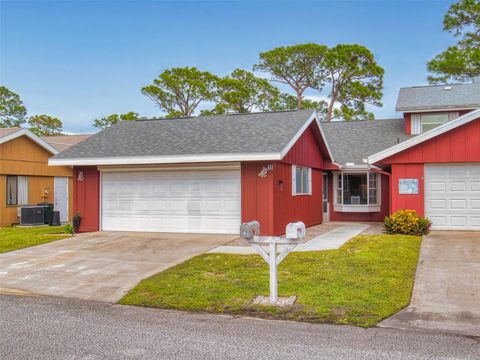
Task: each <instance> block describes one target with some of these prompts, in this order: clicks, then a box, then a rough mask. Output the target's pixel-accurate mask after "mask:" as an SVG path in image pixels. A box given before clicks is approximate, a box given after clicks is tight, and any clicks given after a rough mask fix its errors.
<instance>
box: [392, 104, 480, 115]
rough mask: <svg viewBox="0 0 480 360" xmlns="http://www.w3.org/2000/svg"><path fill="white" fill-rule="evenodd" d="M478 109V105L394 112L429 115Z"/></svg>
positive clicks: (409, 109)
mask: <svg viewBox="0 0 480 360" xmlns="http://www.w3.org/2000/svg"><path fill="white" fill-rule="evenodd" d="M478 108H480V104H479V105H472V106H470V107H450V108H449V107H446V108H445V107H443V108H442V107H439V108H429V109H426V108H418V109H416V108H400V109H398V108H397V109H395V111H398V112H403V113H406V114H410V113H431V112H440V111H445V112H452V111H462V110H472V109H478Z"/></svg>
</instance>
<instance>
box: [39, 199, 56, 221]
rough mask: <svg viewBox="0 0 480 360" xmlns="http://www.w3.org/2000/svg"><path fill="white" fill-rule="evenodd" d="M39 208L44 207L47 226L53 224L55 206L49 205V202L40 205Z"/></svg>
mask: <svg viewBox="0 0 480 360" xmlns="http://www.w3.org/2000/svg"><path fill="white" fill-rule="evenodd" d="M38 206H43V207H44V211H43V214H44V217H45V224H49V225H51V224H52V212H53V204H51V203H48V202H43V203H40V204H38Z"/></svg>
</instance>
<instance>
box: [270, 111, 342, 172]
mask: <svg viewBox="0 0 480 360" xmlns="http://www.w3.org/2000/svg"><path fill="white" fill-rule="evenodd" d="M312 111H313V113H312V115H311V116H310V117H309V118H308V119H307V121H306V122H305V123H304V124H303V125H302V127H301V128H300V129H299V130H298V131H297V133H296V134H295V136H294V137H293V138H292V139H291V140H290V141H289V143H288V144H287V146H285V148H283V150H282V151H281V152H280V154H281V156H282V159H283V158H284V157H285V155H287V153H288V152H289V151H290V150H291V149H292V147H293V145H295V143H296V142H297V141H298V139H300V136H302V134H303V133H304V132H305V130H306V129H307V128H308V127H309V126H310V124H311V123H312V122H315V123H316V124H317V127H318V130H319V131H320V135H321V136H322V140H323V143H324V144H325V146H326V148H327V152H328V156H329V157H330V159H331V161H332V163H334V160H333V156H332V152H331V151H330V148H329V146H328V143H327V138H326V137H325V134H324V133H323V130H322V127H321V126H320V122H319V121H318V119H317V113H316V112H315V111H314V110H312ZM336 165H338V164H336Z"/></svg>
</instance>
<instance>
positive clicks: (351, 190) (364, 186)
mask: <svg viewBox="0 0 480 360" xmlns="http://www.w3.org/2000/svg"><path fill="white" fill-rule="evenodd" d="M335 184H336V189H335V190H336V196H335V201H336V202H335V205H339V206H338V207H337V209H336V210H337V211H348V210H347V208H350V209H351V208H361V207H368V206H372V208H373V209H376V208H378V207H379V197H380V196H379V175H378V174H376V173H370V172H365V173H361V172H353V173H337V174H335ZM344 205H345V206H346V209H342V207H343V206H344Z"/></svg>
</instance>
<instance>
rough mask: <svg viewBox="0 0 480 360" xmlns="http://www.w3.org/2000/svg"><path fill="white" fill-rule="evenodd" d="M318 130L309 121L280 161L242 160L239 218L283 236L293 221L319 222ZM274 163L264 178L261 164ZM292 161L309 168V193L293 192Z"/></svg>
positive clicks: (320, 162) (321, 162)
mask: <svg viewBox="0 0 480 360" xmlns="http://www.w3.org/2000/svg"><path fill="white" fill-rule="evenodd" d="M320 139H321V137H320V132H319V130H318V128H317V125H316V124H312V125H311V126H310V127H309V128H307V129H306V130H305V132H304V133H303V134H302V135H301V136H300V138H299V139H298V140H297V142H296V143H295V144H294V145H293V146H292V148H291V149H290V150H289V151H288V153H287V154H286V155H285V157H284V158H283V159H282V161H278V162H261V163H257V162H255V163H242V221H250V220H258V221H259V222H260V231H261V233H262V234H264V235H282V234H284V233H285V226H286V225H287V224H288V223H289V222H292V221H302V222H304V223H305V224H306V225H307V226H312V225H316V224H320V223H321V222H322V220H323V219H322V216H323V211H322V174H323V173H322V171H321V170H320V169H321V168H322V167H323V165H324V155H323V153H322V151H321V148H322V146H324V144H321V143H320ZM268 164H273V171H269V172H268V174H267V176H266V177H265V178H261V177H259V176H258V174H259V173H260V171H261V170H262V167H263V166H266V165H268ZM292 164H293V165H299V166H307V167H311V168H312V195H299V196H293V195H292Z"/></svg>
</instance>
